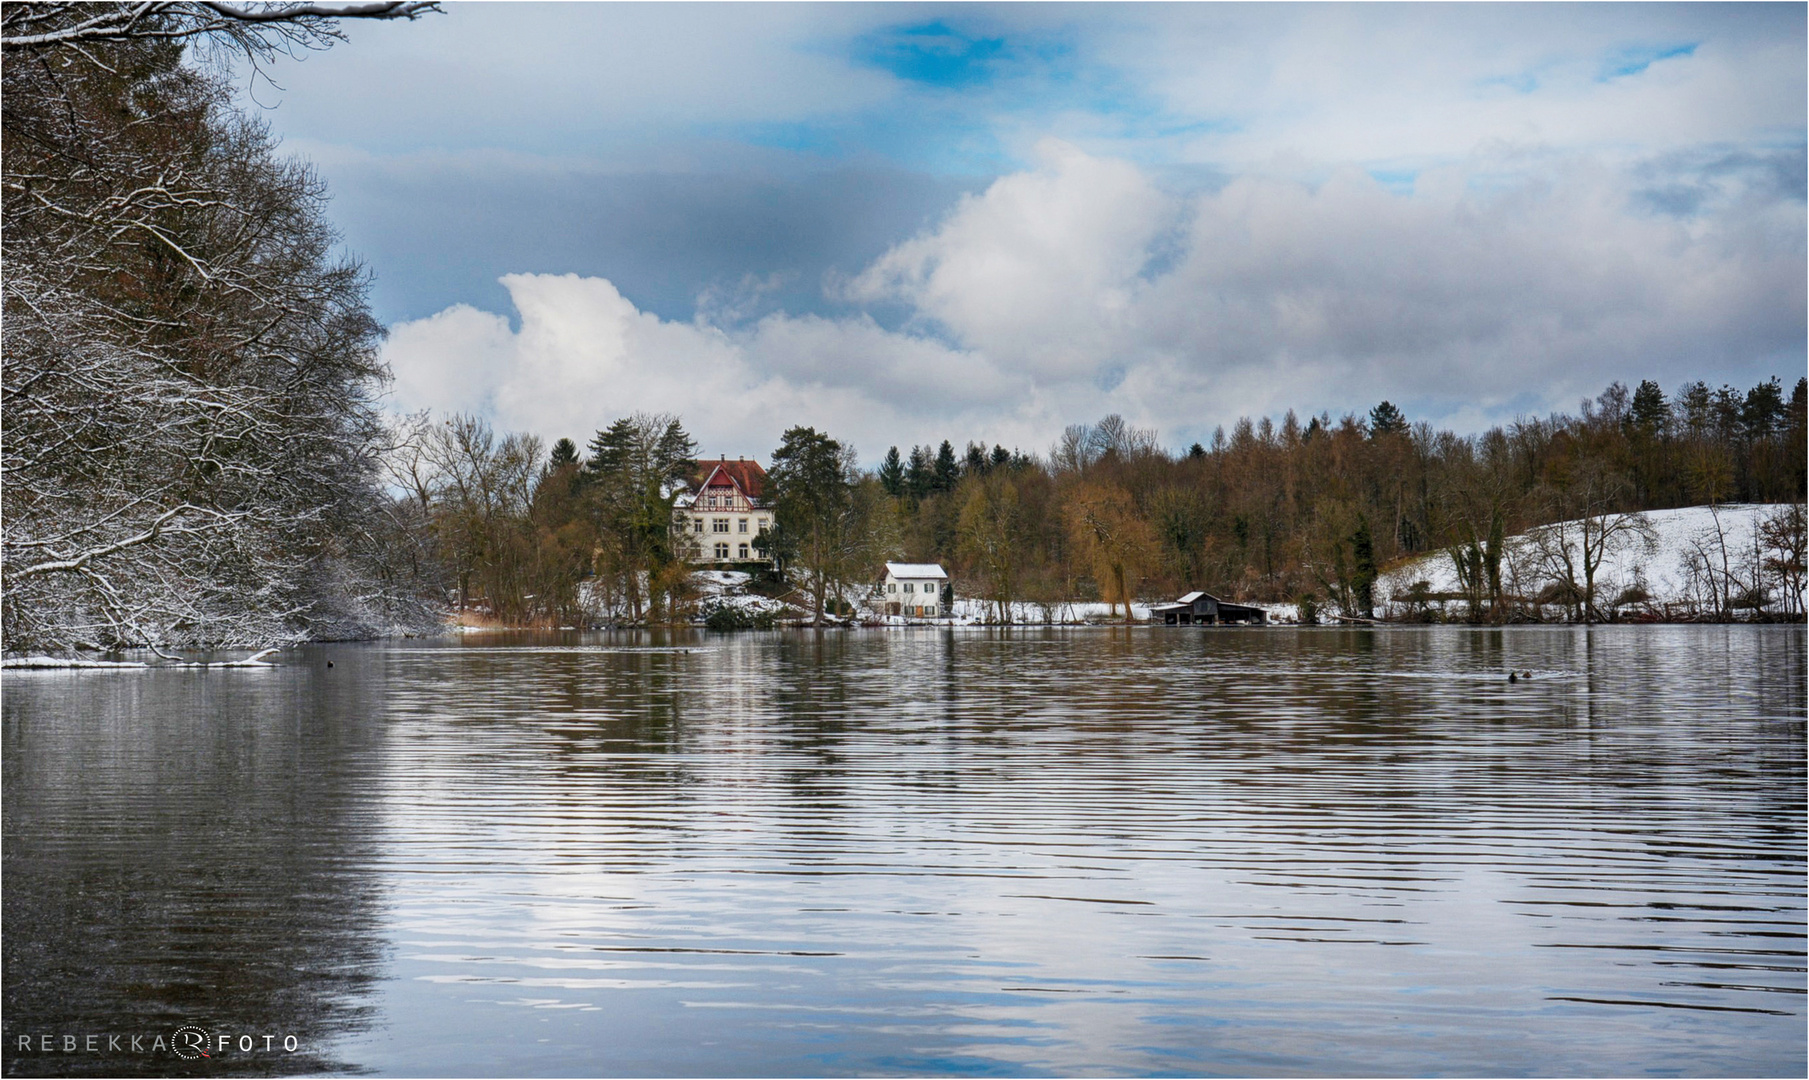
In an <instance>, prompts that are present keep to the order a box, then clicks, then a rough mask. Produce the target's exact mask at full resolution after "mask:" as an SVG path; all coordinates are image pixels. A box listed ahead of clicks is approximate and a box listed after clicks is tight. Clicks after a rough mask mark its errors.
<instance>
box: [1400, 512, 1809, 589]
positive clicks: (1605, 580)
mask: <svg viewBox="0 0 1809 1080" xmlns="http://www.w3.org/2000/svg"><path fill="white" fill-rule="evenodd" d="M1786 510H1787V507H1784V506H1778V505H1761V504H1751V503H1735V504H1726V505H1722V506H1719V507H1713V508H1711V507H1707V506H1691V507H1684V508H1681V509H1677V510H1650V511H1647V512H1646V513H1644V514H1640V515H1637V516H1638V517H1640V518H1643V519H1644V522H1645V525H1646V527H1647V528H1646V530H1645V535H1638V534H1633V533H1629V534H1626V535H1625V536H1624V538H1623V540H1622V542H1620V543H1618V544H1616V545H1614V546H1613V547H1612V550H1610V551H1609V552H1608V553H1607V555H1606V557H1605V558H1604V560H1603V562H1602V566H1601V569H1600V570H1598V571H1597V575H1596V594H1597V596H1598V597H1600V598H1602V602H1604V603H1612V602H1613V601H1615V600H1616V599H1617V598H1619V597H1621V596H1622V595H1623V594H1624V593H1626V592H1627V590H1629V589H1634V588H1637V589H1639V590H1641V591H1643V592H1644V593H1645V594H1647V596H1648V597H1649V599H1645V600H1640V601H1636V602H1630V603H1629V604H1628V606H1629V607H1635V608H1640V609H1646V610H1652V611H1655V612H1667V611H1668V612H1669V613H1671V614H1684V613H1686V612H1687V611H1689V610H1712V608H1713V606H1714V596H1713V595H1712V594H1711V592H1710V590H1711V589H1713V590H1721V591H1725V590H1726V589H1727V588H1728V587H1729V586H1730V584H1731V587H1732V591H1733V594H1734V595H1738V594H1739V593H1740V592H1741V591H1742V590H1743V589H1744V588H1745V587H1747V586H1749V585H1750V584H1751V583H1752V582H1753V580H1754V576H1755V568H1756V567H1757V566H1759V565H1760V564H1761V563H1762V562H1763V560H1764V557H1765V553H1764V552H1763V551H1761V550H1759V547H1758V536H1759V523H1760V522H1761V521H1763V520H1764V519H1766V518H1767V517H1768V516H1772V515H1777V514H1780V513H1783V512H1784V511H1786ZM1566 524H1568V525H1570V526H1571V530H1570V531H1571V532H1573V533H1575V532H1577V531H1579V530H1577V529H1576V528H1575V526H1576V523H1575V522H1570V523H1566ZM1545 528H1546V529H1547V530H1550V529H1553V527H1552V526H1546V527H1545ZM1538 531H1539V530H1534V531H1533V532H1529V533H1525V534H1522V535H1519V536H1513V537H1509V538H1508V541H1507V550H1506V554H1505V556H1504V557H1503V559H1502V568H1501V573H1502V579H1503V587H1504V588H1505V589H1506V591H1507V592H1509V593H1510V594H1513V595H1518V596H1535V595H1537V594H1538V593H1539V591H1540V590H1541V589H1543V588H1545V587H1546V586H1547V585H1549V584H1550V583H1551V582H1552V581H1553V580H1554V576H1553V573H1552V569H1551V563H1550V560H1549V558H1546V557H1542V555H1541V552H1540V545H1539V544H1538V542H1537V539H1536V537H1535V533H1537V532H1538ZM1548 546H1549V544H1548ZM1571 551H1572V552H1573V553H1574V552H1575V551H1576V546H1575V544H1574V543H1573V545H1572V546H1571ZM1417 582H1424V583H1425V591H1427V592H1430V593H1434V594H1436V593H1454V592H1458V591H1459V584H1458V578H1457V568H1456V566H1455V564H1454V563H1453V562H1452V559H1451V556H1450V555H1449V554H1447V553H1445V552H1438V553H1435V554H1431V555H1424V556H1421V557H1420V558H1417V559H1414V560H1412V561H1411V562H1407V563H1403V564H1401V565H1399V566H1396V567H1393V568H1391V569H1389V570H1387V571H1385V572H1384V573H1383V574H1382V576H1381V578H1380V579H1379V580H1378V581H1377V583H1376V600H1377V603H1378V607H1379V609H1380V610H1379V613H1381V612H1382V611H1385V612H1386V613H1388V614H1400V613H1402V612H1404V611H1405V610H1406V603H1405V599H1404V598H1405V597H1406V596H1407V594H1408V592H1409V591H1410V590H1412V588H1413V587H1414V584H1415V583H1417ZM1769 599H1770V603H1769V604H1768V607H1769V608H1770V609H1772V610H1777V609H1778V608H1780V607H1781V605H1782V601H1783V599H1784V598H1783V597H1781V596H1779V595H1777V593H1776V590H1775V589H1773V590H1772V592H1771V596H1770V598H1769ZM1445 603H1446V604H1448V605H1450V604H1454V605H1455V606H1452V607H1451V611H1452V612H1453V613H1457V612H1458V610H1459V608H1461V606H1462V602H1461V601H1456V602H1451V601H1446V602H1445ZM1433 606H1434V607H1437V606H1439V605H1438V603H1437V602H1435V603H1434V605H1433ZM1797 609H1798V610H1801V600H1800V599H1799V601H1798V607H1797Z"/></svg>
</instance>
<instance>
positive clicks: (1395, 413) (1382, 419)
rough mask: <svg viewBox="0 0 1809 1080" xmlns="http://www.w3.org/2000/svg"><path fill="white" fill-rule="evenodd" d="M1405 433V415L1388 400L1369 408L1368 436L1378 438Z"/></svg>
mask: <svg viewBox="0 0 1809 1080" xmlns="http://www.w3.org/2000/svg"><path fill="white" fill-rule="evenodd" d="M1406 433H1407V417H1406V416H1404V415H1402V413H1401V410H1399V409H1397V408H1395V407H1394V405H1393V404H1392V403H1390V402H1387V401H1384V402H1382V403H1381V404H1380V405H1377V406H1376V407H1375V408H1373V409H1371V410H1369V437H1370V438H1372V439H1380V438H1382V437H1383V436H1384V435H1405V434H1406Z"/></svg>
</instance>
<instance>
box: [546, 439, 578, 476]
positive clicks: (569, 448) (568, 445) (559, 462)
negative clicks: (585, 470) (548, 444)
mask: <svg viewBox="0 0 1809 1080" xmlns="http://www.w3.org/2000/svg"><path fill="white" fill-rule="evenodd" d="M576 464H578V444H577V443H575V442H573V441H571V440H570V439H560V440H559V441H558V442H556V443H554V444H553V452H552V455H551V456H550V457H549V459H548V461H547V465H548V467H549V468H551V469H552V470H554V471H557V470H559V469H562V468H564V467H565V466H567V465H576Z"/></svg>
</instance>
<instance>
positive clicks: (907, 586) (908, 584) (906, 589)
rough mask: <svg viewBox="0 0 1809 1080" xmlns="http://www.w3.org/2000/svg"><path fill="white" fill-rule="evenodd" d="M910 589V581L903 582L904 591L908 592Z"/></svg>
mask: <svg viewBox="0 0 1809 1080" xmlns="http://www.w3.org/2000/svg"><path fill="white" fill-rule="evenodd" d="M910 591H911V583H910V582H908V581H907V582H905V592H910Z"/></svg>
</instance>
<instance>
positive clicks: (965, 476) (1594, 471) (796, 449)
mask: <svg viewBox="0 0 1809 1080" xmlns="http://www.w3.org/2000/svg"><path fill="white" fill-rule="evenodd" d="M1804 397H1805V384H1804V382H1803V381H1801V380H1799V382H1798V383H1797V385H1796V387H1795V388H1794V390H1793V391H1792V394H1791V396H1790V397H1789V398H1788V399H1786V398H1785V397H1784V395H1783V392H1782V389H1781V386H1780V384H1779V382H1778V380H1776V379H1772V380H1768V381H1766V382H1764V383H1761V384H1759V385H1758V386H1756V387H1753V388H1752V389H1750V390H1748V391H1747V392H1745V393H1739V392H1736V391H1734V390H1732V389H1730V388H1727V387H1723V388H1721V389H1720V390H1710V389H1708V388H1707V387H1706V386H1705V385H1703V384H1701V383H1691V384H1687V385H1685V386H1683V387H1681V388H1680V389H1679V390H1678V391H1677V393H1676V394H1674V395H1672V396H1671V397H1667V396H1666V395H1665V394H1664V393H1663V391H1662V390H1661V389H1660V388H1659V387H1658V386H1657V385H1656V384H1655V383H1652V382H1645V383H1642V384H1641V385H1640V387H1639V388H1638V389H1637V390H1636V391H1634V392H1632V393H1629V392H1628V391H1627V390H1626V389H1625V388H1624V387H1623V386H1621V385H1620V384H1618V383H1617V384H1615V385H1613V386H1610V387H1609V388H1608V389H1607V390H1606V391H1604V392H1603V393H1602V394H1601V395H1600V396H1599V397H1598V398H1596V399H1595V400H1594V401H1591V402H1588V403H1586V404H1585V406H1584V408H1583V409H1582V410H1581V413H1580V415H1576V416H1568V415H1552V416H1549V417H1545V418H1542V419H1523V420H1519V421H1516V422H1515V423H1513V424H1510V425H1507V426H1504V427H1498V428H1494V429H1491V430H1489V431H1487V432H1485V433H1483V434H1481V435H1477V436H1471V437H1466V436H1459V435H1456V434H1454V433H1451V432H1448V431H1434V430H1433V429H1432V428H1431V427H1430V426H1429V425H1426V424H1423V423H1422V424H1414V423H1410V422H1409V419H1408V418H1407V417H1406V416H1404V415H1403V414H1402V413H1401V411H1400V410H1399V409H1398V408H1396V407H1395V406H1394V405H1392V404H1390V403H1389V402H1386V401H1384V402H1382V403H1380V404H1379V405H1377V406H1375V407H1374V408H1373V409H1371V410H1369V412H1368V413H1367V414H1366V415H1364V416H1362V417H1359V416H1358V415H1356V414H1354V413H1353V414H1348V415H1345V416H1343V417H1340V418H1338V419H1336V420H1334V419H1333V418H1332V417H1331V416H1330V415H1329V414H1321V415H1319V416H1317V417H1312V418H1309V419H1308V420H1307V422H1306V423H1305V424H1302V423H1301V422H1300V420H1299V418H1298V417H1296V416H1295V415H1294V414H1292V413H1289V414H1288V415H1286V416H1284V417H1283V418H1282V420H1281V422H1280V424H1276V423H1274V422H1273V421H1272V420H1270V419H1266V418H1265V419H1259V420H1256V421H1254V422H1252V421H1251V420H1249V419H1243V420H1240V421H1238V423H1237V424H1235V425H1234V426H1233V427H1232V429H1231V431H1230V433H1229V434H1227V433H1226V432H1224V431H1223V430H1220V431H1218V432H1215V434H1214V436H1213V438H1212V440H1211V443H1210V445H1200V444H1196V445H1194V446H1192V447H1190V448H1188V449H1187V450H1186V451H1184V452H1182V453H1179V454H1174V453H1170V452H1168V451H1166V450H1165V449H1164V448H1163V447H1162V446H1161V444H1160V442H1159V440H1158V439H1157V436H1156V433H1155V432H1154V431H1150V430H1147V429H1142V428H1138V427H1135V426H1132V425H1130V424H1127V423H1126V422H1125V421H1124V420H1123V419H1122V418H1120V417H1117V416H1108V417H1106V418H1104V419H1103V420H1101V421H1099V422H1098V423H1096V424H1092V425H1077V426H1074V427H1070V428H1068V429H1067V430H1066V431H1065V432H1064V433H1063V436H1062V438H1061V440H1060V441H1059V442H1058V443H1057V444H1056V445H1055V446H1053V447H1051V448H1050V450H1049V452H1048V454H1047V455H1046V456H1043V455H1038V454H1034V453H1025V452H1023V451H1022V450H1019V449H1009V450H1008V449H1006V448H1005V447H1002V446H987V445H985V444H983V443H980V442H969V443H966V444H965V445H964V447H963V449H962V450H960V451H957V450H956V449H955V446H954V443H953V442H952V441H949V440H944V441H942V442H941V443H940V445H939V446H936V447H935V448H933V449H932V448H931V447H929V446H915V447H912V448H911V449H910V450H909V451H908V452H905V453H900V451H899V450H898V449H897V448H896V447H894V448H891V449H889V450H888V451H887V453H886V455H885V456H884V458H883V459H882V461H881V462H880V464H879V465H878V467H877V468H875V469H873V470H872V471H870V472H869V471H863V470H862V469H860V468H859V467H858V465H857V463H856V459H855V454H854V450H853V448H852V447H850V446H848V445H847V444H845V443H843V442H840V441H838V440H836V439H834V438H832V437H830V436H829V435H827V434H825V433H823V432H819V431H816V430H814V429H812V428H805V427H797V428H793V429H791V430H789V431H787V432H786V433H785V435H784V437H783V439H782V440H781V443H780V445H779V446H778V447H777V448H775V449H774V450H773V451H772V452H771V453H770V456H769V458H768V460H769V463H770V468H769V470H768V480H767V490H766V496H767V500H768V503H769V506H770V507H771V509H772V511H773V515H774V520H775V523H776V524H775V527H774V529H773V530H772V532H770V533H767V534H762V535H760V536H757V537H755V538H754V547H755V549H756V550H757V551H758V552H759V553H760V555H761V556H762V557H763V558H771V559H774V560H776V561H777V563H778V565H779V568H780V574H779V575H778V577H777V579H775V580H773V581H771V582H769V584H771V585H772V586H773V591H774V592H776V593H789V598H790V599H792V600H793V601H794V602H796V603H798V604H799V605H801V606H803V607H805V608H807V609H808V610H810V611H812V612H813V613H814V614H815V615H816V617H817V618H819V619H820V618H821V617H822V615H823V614H824V613H825V612H830V611H836V610H841V609H843V608H844V606H845V605H848V604H851V603H858V602H859V600H860V599H862V598H863V596H864V594H865V593H866V590H867V589H868V588H869V587H870V586H871V585H872V584H873V582H874V581H875V580H876V579H877V577H878V576H879V569H880V564H881V563H883V562H884V561H885V560H887V559H894V558H902V559H905V560H907V561H912V562H940V563H943V564H944V565H946V566H948V567H949V568H950V570H951V572H952V573H953V575H954V576H955V578H956V580H957V581H958V582H959V585H960V592H961V593H962V594H963V595H966V596H970V597H981V598H983V599H985V600H986V601H988V602H989V604H990V605H991V611H992V612H993V617H995V618H998V619H1000V620H1001V621H1003V620H1006V619H1010V618H1013V617H1014V612H1015V613H1016V614H1017V615H1021V614H1022V609H1021V608H1014V605H1021V604H1030V605H1033V606H1034V605H1042V606H1043V607H1044V608H1045V609H1048V610H1053V609H1054V608H1056V607H1057V606H1059V605H1061V604H1064V603H1067V602H1069V601H1074V600H1104V601H1107V602H1109V603H1111V604H1112V605H1113V606H1114V609H1115V610H1126V612H1127V614H1128V608H1123V609H1121V608H1119V605H1121V604H1124V603H1125V601H1127V600H1128V599H1131V598H1137V597H1151V596H1163V595H1168V596H1172V595H1175V594H1177V593H1178V592H1180V591H1183V590H1186V589H1196V588H1197V589H1206V590H1208V591H1211V592H1213V593H1216V594H1218V595H1221V596H1223V597H1225V598H1227V599H1235V600H1242V601H1249V602H1295V603H1300V604H1301V605H1302V606H1303V608H1304V609H1306V610H1309V611H1311V610H1313V609H1315V608H1319V609H1323V610H1326V611H1328V612H1331V613H1336V614H1339V615H1343V616H1346V617H1356V618H1363V617H1368V616H1370V615H1372V614H1373V613H1374V608H1375V599H1376V598H1375V585H1376V581H1377V579H1378V576H1379V574H1380V573H1381V571H1382V569H1383V568H1385V567H1386V566H1387V565H1388V564H1390V563H1391V562H1393V561H1395V560H1397V559H1400V558H1402V557H1405V556H1412V555H1418V554H1423V553H1427V552H1435V551H1436V552H1441V553H1444V554H1445V555H1446V556H1448V557H1449V558H1451V559H1452V560H1453V563H1454V564H1455V565H1456V566H1457V567H1458V570H1459V576H1460V579H1461V580H1462V581H1463V583H1464V584H1463V588H1464V590H1465V591H1466V599H1468V600H1469V601H1470V602H1469V604H1468V605H1467V606H1465V607H1464V608H1463V610H1464V611H1465V612H1466V613H1467V615H1468V616H1469V617H1471V618H1475V619H1494V620H1501V619H1507V618H1511V617H1518V616H1520V615H1523V614H1524V613H1525V608H1524V607H1523V606H1517V603H1516V601H1517V600H1519V599H1524V598H1523V597H1520V598H1517V597H1515V596H1513V595H1510V594H1511V592H1512V590H1513V588H1514V587H1516V584H1517V582H1518V578H1519V575H1516V574H1504V573H1503V569H1502V561H1503V558H1504V556H1505V554H1506V546H1505V545H1506V538H1507V537H1509V536H1512V535H1513V534H1515V533H1519V532H1523V531H1525V530H1527V529H1529V528H1531V527H1534V526H1539V525H1543V524H1546V523H1551V522H1559V521H1572V520H1579V519H1585V520H1589V521H1592V522H1597V523H1598V525H1596V526H1593V527H1592V528H1593V530H1594V531H1593V532H1592V531H1590V529H1587V528H1586V529H1584V530H1582V532H1580V533H1579V534H1578V535H1579V536H1581V537H1582V538H1583V539H1584V540H1585V541H1586V542H1587V543H1589V544H1593V545H1594V547H1593V548H1592V549H1591V551H1589V552H1588V553H1586V554H1585V555H1584V556H1583V561H1582V564H1581V570H1580V571H1578V572H1577V573H1575V574H1571V575H1570V576H1571V577H1573V578H1574V579H1575V581H1574V583H1573V584H1572V585H1571V586H1570V588H1571V592H1573V593H1580V594H1586V595H1581V596H1580V597H1578V596H1571V595H1569V594H1556V595H1558V602H1560V606H1561V607H1563V609H1564V610H1566V611H1567V612H1569V613H1570V614H1571V616H1572V617H1577V618H1595V617H1598V616H1599V611H1598V610H1597V605H1596V601H1595V597H1594V595H1593V590H1594V588H1595V584H1596V582H1595V580H1594V569H1595V567H1596V566H1597V565H1598V564H1599V563H1600V560H1601V558H1602V549H1603V546H1604V544H1605V543H1607V540H1604V538H1603V536H1602V533H1603V530H1604V529H1606V530H1607V531H1608V533H1609V534H1610V535H1609V539H1612V538H1613V534H1614V533H1615V532H1616V530H1621V531H1624V530H1625V528H1626V525H1625V523H1622V522H1618V521H1617V515H1624V514H1627V513H1630V512H1633V511H1639V510H1652V509H1662V508H1667V507H1672V506H1682V505H1694V504H1698V503H1722V502H1735V501H1739V502H1800V501H1801V500H1802V498H1803V491H1804V483H1805V476H1804V445H1805V435H1804V404H1805V403H1804ZM400 444H401V445H402V446H403V447H404V452H403V453H401V454H399V455H398V456H397V457H396V458H395V459H394V462H395V465H396V467H397V472H396V476H397V483H398V484H399V485H400V486H402V487H405V488H406V489H407V490H409V491H410V492H411V496H412V499H413V502H414V504H415V505H416V506H417V508H418V511H419V514H420V518H421V520H422V522H423V523H424V527H425V529H426V531H427V534H428V535H429V536H430V537H431V539H432V543H433V545H434V549H435V551H436V553H437V557H438V558H439V559H440V560H441V563H442V564H443V565H444V566H445V567H446V568H447V572H448V574H449V578H448V580H449V582H450V589H451V595H453V596H454V597H455V598H456V601H457V602H458V603H459V604H461V605H465V606H472V607H476V608H478V609H480V610H481V611H482V612H483V613H484V614H485V615H486V616H488V617H492V618H495V619H497V620H499V621H502V622H506V623H512V624H542V625H582V624H584V623H586V622H588V621H594V620H597V619H598V618H603V619H606V620H611V621H630V622H643V621H655V622H657V621H669V620H682V619H686V618H690V617H693V616H695V615H697V614H699V611H698V608H697V602H698V597H697V595H696V593H695V590H694V587H693V585H692V579H691V574H690V571H691V570H692V569H693V567H694V565H695V560H697V559H698V557H699V556H700V554H701V553H700V552H699V551H698V550H697V549H696V548H694V547H693V546H691V544H692V538H691V537H690V536H688V535H687V534H686V533H684V532H683V531H682V530H680V529H677V528H676V527H675V526H674V523H673V520H674V519H673V507H674V502H675V500H676V499H677V498H678V497H679V495H680V494H681V493H682V492H683V491H684V490H685V489H686V486H687V485H688V483H690V482H691V481H692V480H693V479H694V476H693V472H694V469H695V463H694V460H693V459H694V456H695V443H694V442H693V441H692V440H691V438H690V436H689V435H688V434H687V433H686V432H685V430H684V428H683V426H682V424H681V422H680V421H679V419H678V418H677V417H673V416H666V415H660V416H653V415H647V414H636V415H634V416H630V417H625V418H622V419H620V420H617V421H615V422H614V423H612V424H611V425H610V426H608V427H607V428H604V429H602V430H599V431H598V432H597V433H596V435H595V437H594V438H593V439H592V440H591V441H590V443H589V447H588V453H586V454H581V453H580V452H579V450H578V448H577V446H576V444H575V443H573V442H572V441H571V440H569V439H561V440H559V442H557V443H555V444H554V446H553V447H552V449H551V451H550V452H548V453H545V454H543V453H542V451H541V448H540V444H539V442H538V440H536V439H533V438H530V437H527V436H519V435H511V436H507V437H503V438H497V437H496V436H494V435H493V434H492V433H491V432H490V431H489V429H488V427H487V426H485V425H484V424H483V423H482V422H481V421H478V420H475V419H472V418H468V417H458V418H453V419H451V420H448V421H444V422H441V423H438V424H434V423H431V422H428V421H427V420H426V418H417V419H416V421H415V422H414V425H413V427H412V429H411V434H410V436H409V437H408V438H406V439H403V440H400ZM1796 520H1797V521H1798V522H1800V520H1801V516H1800V515H1798V517H1797V518H1796ZM1795 528H1796V531H1798V532H1800V531H1801V527H1800V524H1799V525H1797V526H1796V527H1795ZM1794 543H1795V544H1796V547H1795V549H1794V550H1795V552H1796V554H1795V555H1793V556H1789V558H1790V559H1793V560H1794V562H1795V563H1800V562H1801V561H1802V542H1801V540H1800V539H1797V540H1795V541H1794ZM1591 560H1594V561H1593V562H1592V561H1591ZM1792 572H1793V573H1794V574H1795V575H1796V576H1795V578H1794V579H1793V580H1795V581H1797V582H1799V583H1800V581H1801V577H1802V571H1801V568H1800V567H1798V568H1797V569H1795V570H1794V571H1792ZM1566 573H1569V572H1568V571H1566ZM1545 599H1546V600H1552V597H1546V598H1545ZM1730 602H1731V601H1730Z"/></svg>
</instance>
